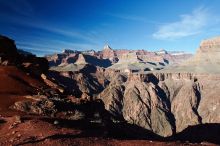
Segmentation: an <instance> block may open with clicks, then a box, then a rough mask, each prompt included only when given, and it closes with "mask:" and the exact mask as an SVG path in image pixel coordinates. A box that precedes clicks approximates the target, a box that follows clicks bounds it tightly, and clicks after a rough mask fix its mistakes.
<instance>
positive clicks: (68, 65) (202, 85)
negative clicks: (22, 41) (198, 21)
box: [0, 36, 220, 145]
mask: <svg viewBox="0 0 220 146" xmlns="http://www.w3.org/2000/svg"><path fill="white" fill-rule="evenodd" d="M0 50H1V52H0V56H1V62H0V63H1V66H0V72H1V74H2V76H0V79H1V84H0V106H1V108H0V114H1V117H0V121H1V122H0V128H1V129H0V135H1V136H0V137H1V138H0V141H1V142H0V144H14V145H16V144H17V145H18V144H31V143H32V144H33V143H37V144H39V145H43V144H54V143H56V142H58V143H59V144H60V145H62V142H63V141H64V143H65V144H66V145H68V144H73V143H74V144H76V145H85V144H88V143H90V142H91V143H92V144H94V145H102V144H103V143H108V145H116V144H117V145H120V144H121V145H123V144H128V143H129V142H131V143H133V144H137V145H169V144H171V145H184V144H189V145H218V144H220V141H219V139H220V138H219V135H220V124H219V123H220V115H219V112H220V108H219V107H220V106H219V104H220V98H219V95H220V83H219V80H220V70H219V65H220V64H219V57H220V56H219V55H220V54H219V52H220V38H219V37H216V38H211V39H208V40H204V41H202V42H201V44H200V46H199V48H198V50H197V52H196V54H195V55H194V56H192V55H191V54H187V53H184V52H167V51H165V50H160V51H156V52H150V51H146V50H124V49H122V50H114V49H112V48H111V47H110V46H108V45H106V46H104V48H103V50H102V51H94V50H89V51H76V50H64V51H63V52H62V53H58V54H53V55H47V56H45V57H43V58H42V57H36V56H35V55H33V54H28V53H24V52H22V51H18V49H17V48H16V46H15V43H14V41H13V40H11V39H9V38H7V37H3V36H1V37H0ZM34 126H35V127H37V128H36V129H35V128H33V127H34ZM27 127H28V128H29V129H30V131H31V132H33V133H34V134H33V136H31V135H30V134H28V133H27V131H25V130H22V129H25V128H27ZM45 127H46V128H47V131H48V132H43V131H42V128H45ZM77 127H78V128H77ZM5 129H9V131H10V132H8V131H7V130H5ZM13 131H15V132H13ZM30 131H29V132H30ZM9 133H14V134H9ZM16 133H21V134H20V136H18V135H17V136H16ZM7 134H8V135H7ZM21 135H22V136H21ZM8 139H9V140H8ZM128 139H130V140H132V141H127V140H128ZM86 141H87V142H88V141H89V142H88V143H86ZM131 145H132V144H131Z"/></svg>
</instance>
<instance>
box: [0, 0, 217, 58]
mask: <svg viewBox="0 0 220 146" xmlns="http://www.w3.org/2000/svg"><path fill="white" fill-rule="evenodd" d="M219 6H220V1H219V0H181V1H180V0H138V1H137V0H65V1H64V0H53V1H51V0H0V34H2V35H6V36H9V37H11V38H13V39H14V40H15V41H16V44H17V46H18V48H21V49H24V50H26V51H30V52H32V53H35V54H37V55H39V56H42V55H45V54H51V53H54V52H61V51H62V50H63V49H78V50H88V49H94V50H101V49H102V48H103V46H104V45H105V44H109V45H110V46H111V47H112V48H114V49H145V50H149V51H155V50H159V49H162V48H163V49H166V50H168V51H174V50H181V51H186V52H191V53H194V52H195V51H196V49H197V48H198V47H199V43H200V41H201V40H202V39H206V38H209V37H214V36H218V35H220V27H219V26H220V9H219Z"/></svg>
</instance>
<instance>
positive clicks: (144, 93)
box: [99, 73, 220, 136]
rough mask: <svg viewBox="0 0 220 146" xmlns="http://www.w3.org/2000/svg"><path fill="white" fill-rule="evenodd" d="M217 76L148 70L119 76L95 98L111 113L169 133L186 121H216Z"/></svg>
mask: <svg viewBox="0 0 220 146" xmlns="http://www.w3.org/2000/svg"><path fill="white" fill-rule="evenodd" d="M219 77H220V76H217V75H213V76H212V75H205V74H203V75H196V74H191V73H186V74H179V73H177V74H175V73H152V74H142V75H141V74H139V75H134V74H133V75H129V76H128V77H124V78H125V79H124V80H121V79H120V78H121V77H120V76H119V77H118V78H115V80H113V81H112V82H111V83H110V84H109V86H108V87H107V88H106V89H104V91H103V92H102V93H101V94H100V95H99V98H101V99H102V100H103V101H104V103H105V108H106V109H107V110H108V111H110V112H111V113H112V114H113V115H115V116H117V117H120V118H124V120H126V121H127V122H129V123H132V124H136V125H138V126H140V127H143V128H146V129H148V130H151V131H153V132H155V133H157V134H159V135H161V136H170V135H172V134H174V133H178V132H181V131H182V130H184V129H185V128H187V127H188V126H190V125H197V124H202V123H219V122H220V116H219V114H218V113H219V111H220V108H219V103H220V98H219V95H220V86H219V84H220V83H219V79H220V78H219ZM213 83H214V84H213Z"/></svg>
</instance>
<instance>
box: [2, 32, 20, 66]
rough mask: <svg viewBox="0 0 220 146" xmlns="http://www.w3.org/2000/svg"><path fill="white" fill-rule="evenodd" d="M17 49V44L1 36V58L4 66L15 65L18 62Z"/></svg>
mask: <svg viewBox="0 0 220 146" xmlns="http://www.w3.org/2000/svg"><path fill="white" fill-rule="evenodd" d="M17 56H18V53H17V48H16V45H15V42H14V41H13V40H12V39H9V38H8V37H5V36H0V57H1V62H2V63H3V65H8V64H11V63H12V64H15V63H16V61H17Z"/></svg>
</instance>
